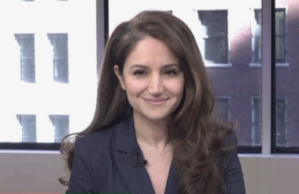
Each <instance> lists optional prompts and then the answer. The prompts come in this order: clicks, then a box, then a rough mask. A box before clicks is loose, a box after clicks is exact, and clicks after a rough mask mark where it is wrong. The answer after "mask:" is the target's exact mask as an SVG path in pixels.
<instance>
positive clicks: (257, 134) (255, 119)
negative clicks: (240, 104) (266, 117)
mask: <svg viewBox="0 0 299 194" xmlns="http://www.w3.org/2000/svg"><path fill="white" fill-rule="evenodd" d="M251 107H252V109H251V122H252V127H251V128H252V129H251V142H252V145H253V146H259V145H261V144H262V101H261V98H259V97H254V98H252V99H251Z"/></svg>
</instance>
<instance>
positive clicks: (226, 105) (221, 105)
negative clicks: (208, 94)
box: [214, 97, 230, 121]
mask: <svg viewBox="0 0 299 194" xmlns="http://www.w3.org/2000/svg"><path fill="white" fill-rule="evenodd" d="M214 114H215V115H216V116H217V117H218V118H220V119H222V120H224V121H229V120H230V98H229V97H217V98H216V100H215V108H214Z"/></svg>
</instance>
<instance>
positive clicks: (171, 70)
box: [164, 69, 177, 75]
mask: <svg viewBox="0 0 299 194" xmlns="http://www.w3.org/2000/svg"><path fill="white" fill-rule="evenodd" d="M164 73H165V74H166V75H177V71H176V70H174V69H170V70H166V71H165V72H164Z"/></svg>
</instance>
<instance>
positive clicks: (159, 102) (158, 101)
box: [144, 98, 169, 106]
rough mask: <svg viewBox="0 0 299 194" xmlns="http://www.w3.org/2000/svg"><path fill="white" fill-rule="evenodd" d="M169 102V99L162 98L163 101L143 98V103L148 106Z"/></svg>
mask: <svg viewBox="0 0 299 194" xmlns="http://www.w3.org/2000/svg"><path fill="white" fill-rule="evenodd" d="M168 100H169V98H163V99H148V98H144V101H145V102H146V103H148V104H150V105H156V106H157V105H162V104H165V103H166V102H167V101H168Z"/></svg>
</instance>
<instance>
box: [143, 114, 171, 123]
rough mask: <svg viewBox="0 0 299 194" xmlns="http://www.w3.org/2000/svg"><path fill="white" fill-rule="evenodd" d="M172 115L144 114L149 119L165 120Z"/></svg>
mask: <svg viewBox="0 0 299 194" xmlns="http://www.w3.org/2000/svg"><path fill="white" fill-rule="evenodd" d="M169 116H170V115H166V114H161V115H159V114H143V117H145V118H146V119H148V120H151V121H156V122H158V121H165V120H167V119H168V118H169Z"/></svg>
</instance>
